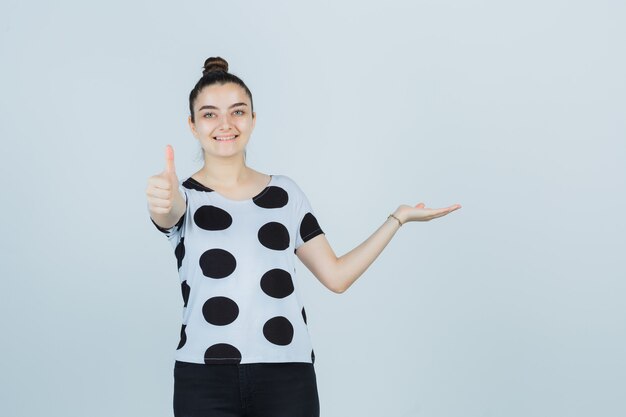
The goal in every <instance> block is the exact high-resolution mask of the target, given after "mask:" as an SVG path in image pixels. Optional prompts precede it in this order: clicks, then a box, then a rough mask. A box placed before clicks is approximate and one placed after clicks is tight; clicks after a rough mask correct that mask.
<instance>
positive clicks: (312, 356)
mask: <svg viewBox="0 0 626 417" xmlns="http://www.w3.org/2000/svg"><path fill="white" fill-rule="evenodd" d="M311 362H313V363H315V352H313V349H311Z"/></svg>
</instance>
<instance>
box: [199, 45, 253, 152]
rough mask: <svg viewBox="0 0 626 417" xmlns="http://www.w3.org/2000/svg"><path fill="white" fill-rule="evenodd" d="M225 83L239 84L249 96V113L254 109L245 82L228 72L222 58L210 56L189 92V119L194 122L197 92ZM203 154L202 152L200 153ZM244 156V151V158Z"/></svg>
mask: <svg viewBox="0 0 626 417" xmlns="http://www.w3.org/2000/svg"><path fill="white" fill-rule="evenodd" d="M226 83H235V84H237V85H239V86H241V87H242V88H243V89H244V90H245V92H246V94H247V95H248V98H250V114H251V115H252V112H253V111H254V104H253V103H252V93H251V92H250V89H248V87H247V86H246V84H245V83H244V82H243V81H242V80H241V79H240V78H239V77H237V76H236V75H235V74H231V73H229V72H228V62H226V60H225V59H224V58H221V57H219V56H217V57H210V58H208V59H207V60H206V61H204V68H203V70H202V77H201V78H200V79H199V80H198V82H197V83H196V86H195V87H194V88H193V90H191V93H189V111H190V113H191V121H192V122H194V123H195V122H196V120H195V116H194V112H193V106H194V104H195V103H196V99H197V98H198V94H200V91H202V89H203V88H204V87H208V86H210V85H213V84H219V85H224V84H226ZM202 154H203V156H204V152H203V153H202ZM245 157H246V151H244V160H245Z"/></svg>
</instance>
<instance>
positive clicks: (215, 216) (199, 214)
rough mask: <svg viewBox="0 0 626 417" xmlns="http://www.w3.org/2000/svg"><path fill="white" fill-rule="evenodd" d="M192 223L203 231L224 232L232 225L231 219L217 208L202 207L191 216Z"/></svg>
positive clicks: (226, 213) (225, 212)
mask: <svg viewBox="0 0 626 417" xmlns="http://www.w3.org/2000/svg"><path fill="white" fill-rule="evenodd" d="M193 221H194V223H195V224H196V225H197V226H198V227H199V228H201V229H204V230H225V229H228V228H229V227H230V225H231V224H232V223H233V218H232V217H231V215H230V214H228V212H227V211H225V210H223V209H221V208H219V207H215V206H202V207H199V208H198V210H196V212H195V213H194V214H193Z"/></svg>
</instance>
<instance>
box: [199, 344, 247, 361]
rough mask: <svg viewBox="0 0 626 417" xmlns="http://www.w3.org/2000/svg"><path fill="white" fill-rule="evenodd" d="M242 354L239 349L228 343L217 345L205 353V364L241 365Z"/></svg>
mask: <svg viewBox="0 0 626 417" xmlns="http://www.w3.org/2000/svg"><path fill="white" fill-rule="evenodd" d="M240 362H241V352H240V351H239V349H237V348H236V347H234V346H233V345H229V344H228V343H217V344H215V345H213V346H210V347H209V348H208V349H207V350H206V351H205V352H204V363H205V364H207V365H209V364H219V363H240Z"/></svg>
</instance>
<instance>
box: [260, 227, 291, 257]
mask: <svg viewBox="0 0 626 417" xmlns="http://www.w3.org/2000/svg"><path fill="white" fill-rule="evenodd" d="M258 238H259V242H261V245H263V246H265V247H266V248H269V249H274V250H285V249H287V248H288V247H289V230H287V228H286V227H285V225H283V224H282V223H278V222H269V223H265V224H264V225H263V226H261V228H260V229H259V233H258Z"/></svg>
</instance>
